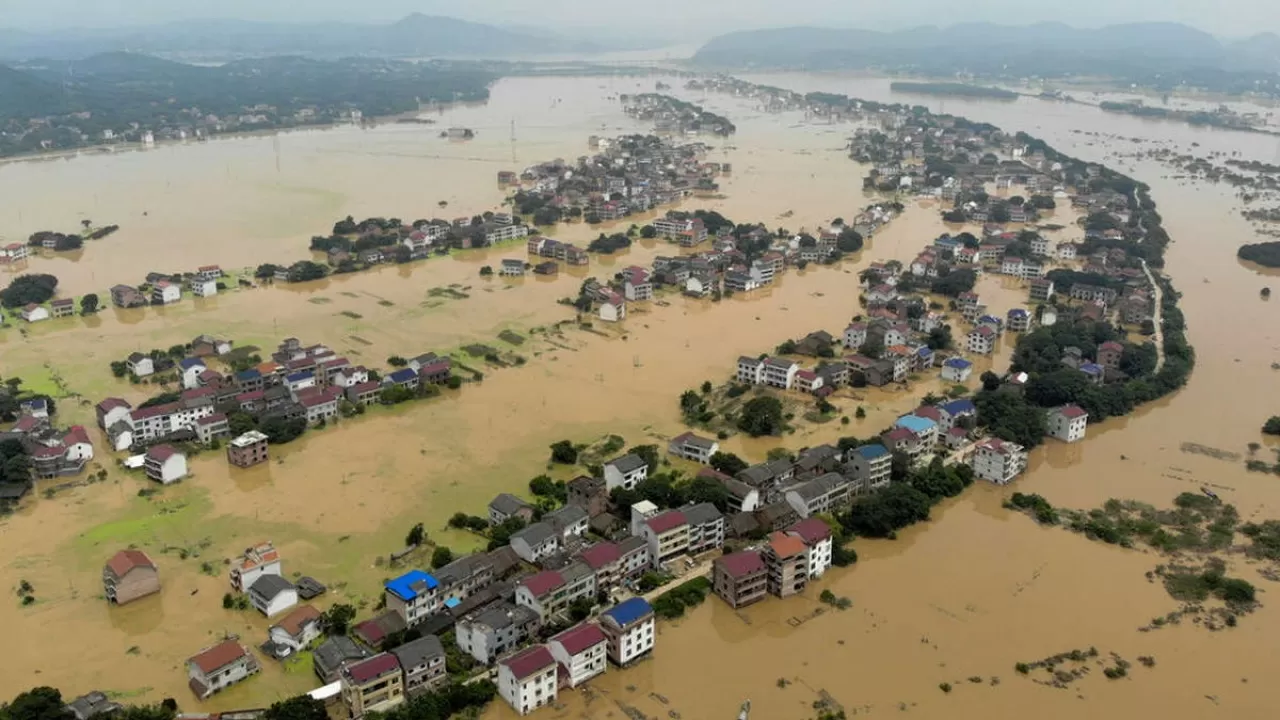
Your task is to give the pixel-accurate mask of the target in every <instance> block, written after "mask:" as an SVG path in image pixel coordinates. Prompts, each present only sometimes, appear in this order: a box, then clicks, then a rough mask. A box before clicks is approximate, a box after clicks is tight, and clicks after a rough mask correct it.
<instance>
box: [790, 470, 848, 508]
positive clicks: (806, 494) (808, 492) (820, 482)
mask: <svg viewBox="0 0 1280 720" xmlns="http://www.w3.org/2000/svg"><path fill="white" fill-rule="evenodd" d="M848 484H849V481H848V480H846V479H845V477H844V476H843V475H841V474H840V473H834V472H832V473H827V474H826V475H823V476H822V477H819V478H815V479H813V480H810V481H808V482H803V483H800V484H799V485H795V486H793V487H791V488H788V489H787V492H794V493H795V494H797V495H799V496H800V497H801V499H803V500H804V501H805V502H808V501H810V500H813V499H815V498H819V497H822V496H823V495H826V494H827V493H829V492H831V491H832V490H835V489H836V488H838V487H840V486H842V485H848Z"/></svg>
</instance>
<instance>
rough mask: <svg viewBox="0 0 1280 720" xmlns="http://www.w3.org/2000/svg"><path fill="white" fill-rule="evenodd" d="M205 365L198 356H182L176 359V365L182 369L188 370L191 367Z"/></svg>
mask: <svg viewBox="0 0 1280 720" xmlns="http://www.w3.org/2000/svg"><path fill="white" fill-rule="evenodd" d="M197 366H198V367H207V366H206V365H205V364H204V361H203V360H201V359H200V358H184V359H182V360H180V361H178V367H180V368H182V369H183V370H190V369H191V368H193V367H197Z"/></svg>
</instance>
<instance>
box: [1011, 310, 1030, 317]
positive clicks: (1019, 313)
mask: <svg viewBox="0 0 1280 720" xmlns="http://www.w3.org/2000/svg"><path fill="white" fill-rule="evenodd" d="M1026 316H1027V311H1026V310H1023V309H1022V308H1014V309H1012V310H1010V311H1009V317H1026Z"/></svg>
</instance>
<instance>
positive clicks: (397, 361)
mask: <svg viewBox="0 0 1280 720" xmlns="http://www.w3.org/2000/svg"><path fill="white" fill-rule="evenodd" d="M387 364H388V365H390V366H391V367H395V368H402V367H405V366H407V365H408V364H409V361H408V360H405V359H404V358H402V357H400V356H399V355H392V356H391V357H389V358H387Z"/></svg>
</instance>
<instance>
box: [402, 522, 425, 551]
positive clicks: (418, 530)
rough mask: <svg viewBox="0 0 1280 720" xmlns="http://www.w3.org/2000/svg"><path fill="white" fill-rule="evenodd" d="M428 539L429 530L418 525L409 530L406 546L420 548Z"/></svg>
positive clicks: (405, 540)
mask: <svg viewBox="0 0 1280 720" xmlns="http://www.w3.org/2000/svg"><path fill="white" fill-rule="evenodd" d="M426 539H427V530H426V528H424V527H423V526H422V523H418V524H417V525H414V526H413V527H411V528H409V534H408V535H405V536H404V544H405V545H406V546H408V547H418V546H419V545H421V544H422V543H423V541H425V540H426Z"/></svg>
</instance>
